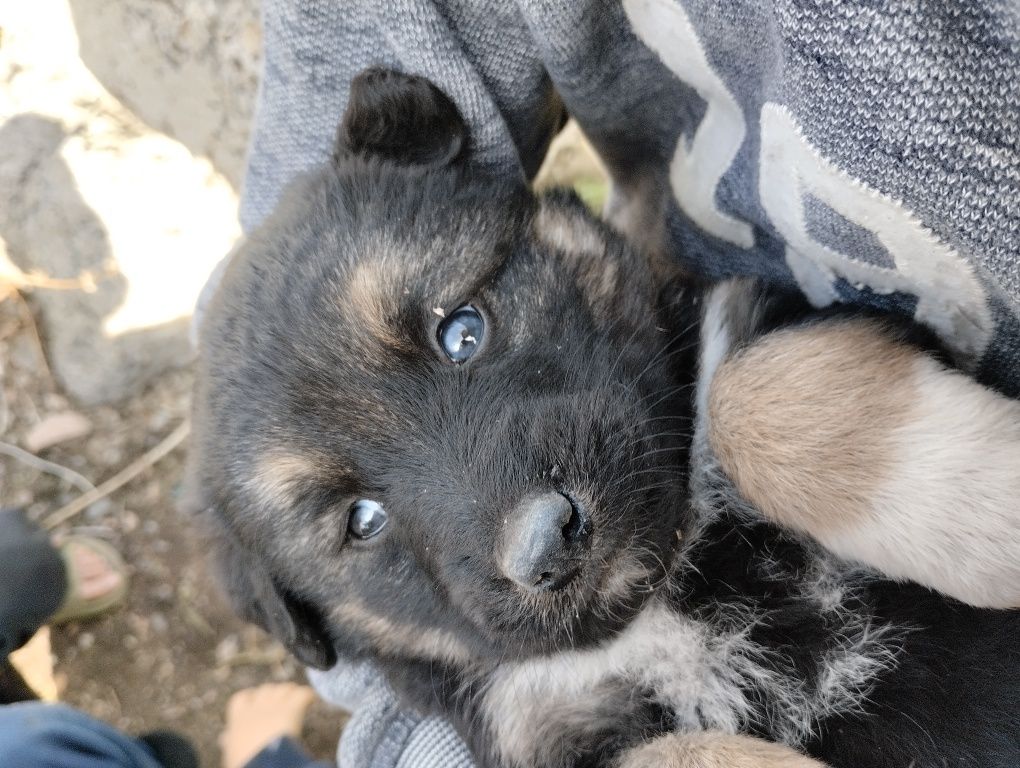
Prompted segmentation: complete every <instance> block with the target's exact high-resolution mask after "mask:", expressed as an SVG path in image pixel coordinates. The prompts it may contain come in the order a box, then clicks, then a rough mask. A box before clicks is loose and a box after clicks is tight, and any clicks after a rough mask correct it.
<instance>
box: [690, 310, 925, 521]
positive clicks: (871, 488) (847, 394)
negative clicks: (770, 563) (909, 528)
mask: <svg viewBox="0 0 1020 768" xmlns="http://www.w3.org/2000/svg"><path fill="white" fill-rule="evenodd" d="M914 356H915V353H914V352H913V351H912V350H911V349H910V348H908V347H906V346H904V345H901V344H897V343H896V342H894V341H892V340H891V339H889V338H888V337H887V336H886V335H884V334H883V333H882V331H881V329H880V328H879V327H878V326H877V325H875V324H873V323H869V322H863V321H855V322H836V323H827V324H821V325H816V326H809V327H806V328H800V329H790V330H786V331H780V332H777V333H774V334H772V335H770V336H767V337H765V339H764V340H762V341H760V342H758V343H757V344H755V345H753V346H751V347H750V348H748V349H746V350H744V351H742V352H740V353H738V354H737V355H736V356H734V357H733V358H731V359H730V360H727V361H726V362H724V363H723V364H722V365H721V366H720V367H719V369H718V372H717V374H716V376H715V379H714V380H713V382H712V386H711V391H710V394H709V406H708V413H709V441H710V443H711V446H712V449H713V451H714V452H715V453H716V455H717V456H718V458H719V461H720V463H721V464H722V467H723V469H724V470H725V471H726V473H727V474H728V475H729V476H730V478H731V479H732V480H733V481H734V483H735V484H736V486H737V489H738V490H739V491H740V493H741V494H742V495H743V496H744V497H745V498H746V499H747V500H748V501H750V502H751V503H752V504H754V505H755V506H756V507H757V508H758V509H759V510H760V511H761V512H762V513H763V514H764V515H766V516H767V517H769V518H771V519H773V520H775V521H777V522H779V523H782V524H785V525H788V526H790V527H792V528H794V529H797V530H801V531H806V532H808V533H812V534H815V535H818V533H819V532H822V531H827V530H833V529H843V528H848V527H852V526H853V525H854V523H855V522H859V521H860V520H861V519H862V517H864V516H867V515H868V514H870V502H871V501H872V499H873V498H874V496H875V489H876V488H877V487H878V486H879V485H880V484H881V483H882V482H883V481H884V480H885V479H886V477H887V473H888V472H889V471H890V467H891V466H892V465H893V462H894V460H895V459H896V458H897V457H896V456H895V455H893V454H894V447H893V444H892V439H891V435H892V432H893V430H895V429H896V427H897V426H899V425H901V424H903V423H904V422H905V421H906V420H907V419H908V418H909V415H910V411H911V408H912V404H913V401H914V400H915V399H916V387H915V385H914V383H913V375H912V372H913V368H912V362H913V359H914Z"/></svg>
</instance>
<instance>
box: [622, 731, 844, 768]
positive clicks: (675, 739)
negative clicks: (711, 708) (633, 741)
mask: <svg viewBox="0 0 1020 768" xmlns="http://www.w3.org/2000/svg"><path fill="white" fill-rule="evenodd" d="M616 768H826V766H825V764H824V763H820V762H818V761H817V760H813V759H812V758H810V757H806V756H804V755H802V754H800V753H799V752H796V751H794V750H793V749H790V748H789V747H787V746H783V745H781V744H773V743H772V742H768V741H763V740H762V739H755V738H752V737H750V736H739V735H730V734H725V733H719V732H717V731H702V732H698V733H671V734H667V735H665V736H660V737H659V738H657V739H655V740H653V741H650V742H648V743H647V744H642V745H641V746H640V747H635V748H633V749H629V750H627V751H626V752H624V753H623V755H621V757H620V760H619V762H618V763H617V764H616Z"/></svg>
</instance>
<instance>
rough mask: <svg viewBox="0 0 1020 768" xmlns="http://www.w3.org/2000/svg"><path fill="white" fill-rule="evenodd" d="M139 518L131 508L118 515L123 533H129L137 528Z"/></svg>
mask: <svg viewBox="0 0 1020 768" xmlns="http://www.w3.org/2000/svg"><path fill="white" fill-rule="evenodd" d="M138 523H139V518H138V515H136V514H135V513H134V512H132V511H131V510H125V512H124V514H122V515H121V516H120V529H121V530H122V531H124V533H131V532H132V531H134V530H135V529H137V528H138Z"/></svg>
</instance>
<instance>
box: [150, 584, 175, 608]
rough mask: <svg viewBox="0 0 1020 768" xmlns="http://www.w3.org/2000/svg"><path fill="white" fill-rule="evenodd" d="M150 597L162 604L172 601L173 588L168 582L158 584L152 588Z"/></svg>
mask: <svg viewBox="0 0 1020 768" xmlns="http://www.w3.org/2000/svg"><path fill="white" fill-rule="evenodd" d="M152 597H153V599H154V600H156V602H158V603H162V604H164V605H166V604H168V603H172V602H173V601H174V588H173V587H171V586H170V585H169V584H160V585H159V586H157V587H155V588H154V589H153V590H152Z"/></svg>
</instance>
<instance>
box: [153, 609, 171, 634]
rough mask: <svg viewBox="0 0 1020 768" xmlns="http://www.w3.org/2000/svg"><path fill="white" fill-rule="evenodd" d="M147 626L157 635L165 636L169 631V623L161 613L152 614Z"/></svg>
mask: <svg viewBox="0 0 1020 768" xmlns="http://www.w3.org/2000/svg"><path fill="white" fill-rule="evenodd" d="M149 626H150V627H151V628H152V631H153V632H155V633H156V634H157V635H165V634H166V633H167V630H169V629H170V623H169V622H168V621H167V620H166V616H164V615H163V614H162V613H154V614H152V615H151V616H150V617H149Z"/></svg>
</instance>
